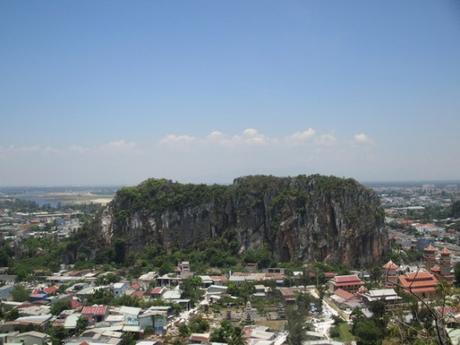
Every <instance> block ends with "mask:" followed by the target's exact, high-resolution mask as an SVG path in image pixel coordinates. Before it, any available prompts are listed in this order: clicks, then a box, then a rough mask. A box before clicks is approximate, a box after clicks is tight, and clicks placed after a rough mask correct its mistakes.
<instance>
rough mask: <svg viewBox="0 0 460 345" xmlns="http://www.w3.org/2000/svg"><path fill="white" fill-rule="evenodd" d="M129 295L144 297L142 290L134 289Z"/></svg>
mask: <svg viewBox="0 0 460 345" xmlns="http://www.w3.org/2000/svg"><path fill="white" fill-rule="evenodd" d="M131 296H133V297H139V298H140V297H144V292H143V291H134V292H133V293H132V294H131Z"/></svg>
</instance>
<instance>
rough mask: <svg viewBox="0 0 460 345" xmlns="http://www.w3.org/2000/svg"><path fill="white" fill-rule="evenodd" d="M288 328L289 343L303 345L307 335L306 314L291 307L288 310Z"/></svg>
mask: <svg viewBox="0 0 460 345" xmlns="http://www.w3.org/2000/svg"><path fill="white" fill-rule="evenodd" d="M286 330H287V332H288V337H287V341H288V344H289V345H302V343H303V342H304V341H305V340H306V337H307V333H306V332H307V327H306V324H305V316H304V314H302V313H300V312H299V311H298V310H295V309H294V308H293V307H290V308H289V309H288V312H287V323H286Z"/></svg>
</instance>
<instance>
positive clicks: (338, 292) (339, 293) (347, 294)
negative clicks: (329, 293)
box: [334, 289, 353, 301]
mask: <svg viewBox="0 0 460 345" xmlns="http://www.w3.org/2000/svg"><path fill="white" fill-rule="evenodd" d="M334 294H335V295H337V296H339V297H341V298H343V299H344V300H345V301H348V300H349V299H352V298H353V294H352V293H350V292H348V291H345V290H343V289H337V290H335V292H334Z"/></svg>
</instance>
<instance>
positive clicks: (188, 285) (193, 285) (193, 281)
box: [182, 276, 203, 305]
mask: <svg viewBox="0 0 460 345" xmlns="http://www.w3.org/2000/svg"><path fill="white" fill-rule="evenodd" d="M201 284H202V281H201V278H200V277H198V276H196V277H191V278H187V279H185V280H184V281H183V282H182V291H183V292H182V295H183V297H184V298H189V299H190V301H191V302H192V304H193V305H195V303H196V302H198V301H199V300H200V298H201V296H203V291H202V290H201V289H200V288H201Z"/></svg>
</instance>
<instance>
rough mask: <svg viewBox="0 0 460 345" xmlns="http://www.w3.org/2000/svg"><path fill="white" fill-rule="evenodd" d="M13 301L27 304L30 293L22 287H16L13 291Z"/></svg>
mask: <svg viewBox="0 0 460 345" xmlns="http://www.w3.org/2000/svg"><path fill="white" fill-rule="evenodd" d="M11 295H12V296H13V300H14V301H16V302H25V301H27V300H28V299H29V291H27V289H26V288H25V287H24V286H22V285H20V284H19V285H15V286H14V288H13V290H12V291H11Z"/></svg>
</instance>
